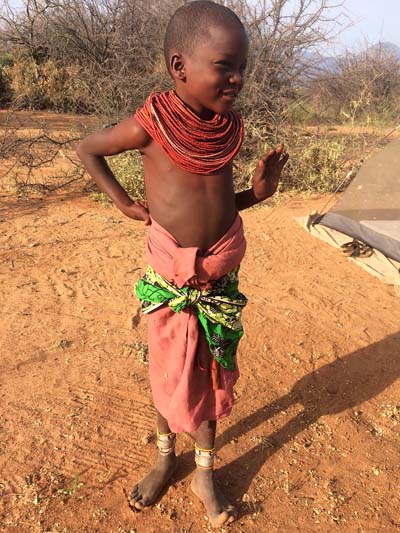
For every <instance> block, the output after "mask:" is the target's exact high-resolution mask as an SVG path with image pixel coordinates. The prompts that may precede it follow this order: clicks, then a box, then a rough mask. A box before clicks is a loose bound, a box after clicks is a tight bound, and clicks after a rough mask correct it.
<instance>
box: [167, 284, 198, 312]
mask: <svg viewBox="0 0 400 533" xmlns="http://www.w3.org/2000/svg"><path fill="white" fill-rule="evenodd" d="M180 291H181V292H183V294H181V295H180V296H177V297H176V298H172V299H171V300H169V301H168V305H169V307H170V308H171V309H172V310H173V311H175V313H180V312H181V311H182V309H184V308H185V307H188V306H189V305H196V304H197V303H198V302H199V301H200V300H201V297H202V292H201V290H200V289H195V288H192V287H184V288H182V289H180Z"/></svg>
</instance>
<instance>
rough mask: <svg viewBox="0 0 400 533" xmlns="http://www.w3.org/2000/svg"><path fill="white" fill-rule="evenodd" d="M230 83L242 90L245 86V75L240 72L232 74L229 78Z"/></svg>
mask: <svg viewBox="0 0 400 533" xmlns="http://www.w3.org/2000/svg"><path fill="white" fill-rule="evenodd" d="M229 83H230V84H231V85H236V86H237V87H239V89H241V88H242V86H243V74H242V73H241V72H240V71H236V72H232V73H231V75H230V76H229Z"/></svg>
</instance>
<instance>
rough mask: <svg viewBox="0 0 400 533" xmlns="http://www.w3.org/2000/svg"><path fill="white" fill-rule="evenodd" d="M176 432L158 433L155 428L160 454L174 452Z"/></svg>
mask: <svg viewBox="0 0 400 533" xmlns="http://www.w3.org/2000/svg"><path fill="white" fill-rule="evenodd" d="M175 443H176V433H160V432H159V431H158V429H157V448H158V451H159V452H160V454H161V455H170V454H171V453H174V452H175Z"/></svg>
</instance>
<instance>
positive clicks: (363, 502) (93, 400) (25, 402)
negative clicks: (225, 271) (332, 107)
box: [0, 194, 400, 533]
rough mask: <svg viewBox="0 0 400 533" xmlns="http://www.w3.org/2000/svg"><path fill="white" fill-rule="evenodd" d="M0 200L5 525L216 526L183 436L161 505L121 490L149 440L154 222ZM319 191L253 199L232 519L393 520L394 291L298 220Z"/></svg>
mask: <svg viewBox="0 0 400 533" xmlns="http://www.w3.org/2000/svg"><path fill="white" fill-rule="evenodd" d="M0 202H1V209H0V221H1V223H0V243H1V249H0V254H1V259H2V263H1V265H2V266H1V270H0V284H1V296H0V297H1V302H2V305H1V310H0V327H1V333H2V334H1V351H0V380H1V393H0V394H1V402H0V450H1V455H0V495H1V501H0V530H2V531H7V532H15V533H21V532H31V531H32V532H46V531H47V532H60V533H61V532H65V533H66V532H90V533H91V532H102V533H103V532H104V533H117V532H118V533H128V532H137V533H152V532H154V533H159V532H163V533H167V532H174V533H188V532H191V533H198V532H201V531H204V530H207V529H208V524H207V521H206V520H205V518H204V512H203V511H202V510H201V508H200V509H199V508H198V507H197V505H196V502H195V499H194V497H193V496H192V494H191V493H190V490H189V482H190V479H191V477H192V473H193V441H192V438H191V437H190V436H189V435H180V436H179V439H178V453H179V462H180V467H179V470H178V472H177V474H176V475H175V478H174V483H173V485H171V486H169V487H168V488H167V489H166V490H165V491H164V493H163V495H162V497H161V498H160V500H159V501H158V502H157V504H156V505H155V506H154V507H153V508H152V509H149V510H147V511H146V512H143V513H137V514H135V513H133V512H132V511H131V510H130V509H129V508H128V505H127V501H126V498H125V495H124V490H127V491H129V489H130V487H131V486H132V485H133V484H134V483H135V482H136V481H137V480H138V479H139V478H141V477H142V476H143V475H144V474H145V473H146V472H147V471H148V469H149V468H150V466H151V464H152V462H153V459H154V456H155V447H154V433H153V431H154V410H153V408H152V406H151V395H150V390H149V384H148V380H147V366H146V363H145V343H146V324H145V322H146V320H145V318H143V317H142V316H141V314H140V312H139V305H138V302H137V301H136V300H135V298H134V297H133V296H132V286H133V284H134V282H135V281H136V280H137V279H138V278H139V276H140V275H141V273H142V272H143V269H144V267H145V259H144V241H145V228H144V227H143V225H142V224H141V223H139V222H136V221H132V220H129V219H127V218H125V217H124V216H123V215H122V214H120V213H119V212H118V211H117V210H116V209H115V208H107V207H103V206H100V205H99V204H96V203H94V202H92V201H91V200H90V199H89V198H87V197H84V196H80V195H78V194H77V195H69V196H64V197H62V196H53V197H49V198H47V199H45V200H32V199H31V200H13V199H12V198H10V197H6V196H3V197H1V198H0ZM324 203H325V198H320V199H314V200H300V199H299V200H297V199H290V200H287V201H286V202H283V203H282V204H280V205H278V206H276V207H273V208H271V207H262V208H260V209H255V210H251V211H249V212H245V213H244V215H243V217H244V222H245V227H246V232H247V239H248V253H247V256H246V259H245V261H244V263H243V266H242V270H241V274H242V277H241V279H242V281H241V288H242V290H243V292H245V293H246V294H247V295H248V297H249V304H248V306H247V308H246V309H245V312H244V325H245V331H246V334H245V338H244V340H243V341H242V344H241V346H240V352H239V364H240V367H241V372H242V375H241V378H240V380H239V383H238V385H237V389H236V397H237V402H236V406H235V408H234V411H233V413H232V415H231V416H230V417H229V418H226V419H224V420H223V421H221V423H220V424H219V429H218V457H217V467H218V478H219V480H220V483H221V485H222V486H223V488H224V490H225V492H226V493H227V495H228V496H229V497H230V499H231V500H232V501H234V502H236V503H237V506H238V508H239V513H240V516H239V519H238V521H237V522H236V523H235V524H233V525H232V526H231V527H230V528H229V530H230V531H231V532H232V533H239V532H245V533H247V532H257V533H260V532H267V531H268V532H271V533H273V532H279V533H296V532H302V533H310V532H319V531H321V532H322V531H323V532H326V531H329V532H330V531H339V532H353V531H354V532H360V533H362V532H379V533H381V532H389V531H390V532H392V531H397V530H399V529H400V501H399V486H400V474H399V455H400V454H399V432H400V399H399V398H400V394H399V393H400V384H399V382H398V381H397V378H398V377H399V375H400V333H399V325H400V305H399V298H398V296H397V295H396V293H395V290H394V289H393V288H392V287H388V286H385V285H383V284H382V283H381V282H380V281H378V280H376V279H374V278H372V277H371V276H369V275H368V274H367V273H366V272H364V271H363V270H362V269H360V268H358V267H357V266H356V265H355V264H353V263H351V262H350V261H349V260H348V259H346V258H345V257H342V256H341V255H340V254H339V252H338V251H337V250H335V249H333V248H331V247H330V246H329V245H327V244H325V243H322V242H321V241H318V240H316V239H313V238H312V237H311V236H310V235H309V234H307V233H306V232H305V231H304V230H303V229H302V228H300V227H299V226H298V225H297V224H296V223H295V222H294V221H293V216H301V215H304V214H307V213H308V212H310V211H312V210H313V209H318V208H320V207H321V206H322V205H324ZM227 529H228V528H225V530H227ZM221 531H224V529H221Z"/></svg>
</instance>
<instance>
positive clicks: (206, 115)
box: [174, 86, 215, 120]
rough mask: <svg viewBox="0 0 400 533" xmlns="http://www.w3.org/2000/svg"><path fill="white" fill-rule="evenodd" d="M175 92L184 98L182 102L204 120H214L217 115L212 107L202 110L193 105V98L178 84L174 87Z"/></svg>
mask: <svg viewBox="0 0 400 533" xmlns="http://www.w3.org/2000/svg"><path fill="white" fill-rule="evenodd" d="M174 92H175V94H176V95H177V96H178V97H179V98H180V99H181V100H182V102H183V103H184V104H185V105H186V106H187V107H188V108H189V109H190V110H191V111H192V112H193V113H194V114H195V115H197V116H198V117H199V118H201V119H202V120H212V119H213V118H214V117H215V113H214V111H212V110H211V109H207V108H203V109H202V110H199V109H196V107H195V106H193V105H191V103H190V102H191V98H190V96H188V95H187V94H186V92H185V90H183V89H182V88H181V87H180V86H176V87H175V89H174Z"/></svg>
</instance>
